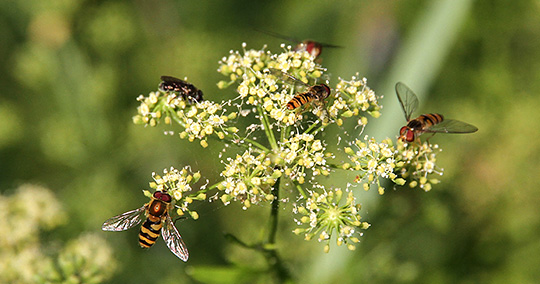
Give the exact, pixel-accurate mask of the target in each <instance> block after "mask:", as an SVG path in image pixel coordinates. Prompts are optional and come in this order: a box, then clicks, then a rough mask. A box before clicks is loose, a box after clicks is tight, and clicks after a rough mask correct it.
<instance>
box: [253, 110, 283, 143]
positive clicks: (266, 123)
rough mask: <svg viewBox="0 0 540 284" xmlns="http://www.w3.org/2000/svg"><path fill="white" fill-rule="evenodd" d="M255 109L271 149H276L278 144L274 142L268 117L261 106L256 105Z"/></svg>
mask: <svg viewBox="0 0 540 284" xmlns="http://www.w3.org/2000/svg"><path fill="white" fill-rule="evenodd" d="M257 110H258V111H259V117H260V120H261V122H262V124H263V126H264V132H265V133H266V136H267V137H268V142H269V143H270V146H271V147H272V149H273V150H275V151H276V150H277V149H278V145H277V142H276V137H275V136H274V132H273V131H272V129H271V128H270V122H269V121H268V117H267V116H266V113H265V112H264V111H262V109H261V107H257Z"/></svg>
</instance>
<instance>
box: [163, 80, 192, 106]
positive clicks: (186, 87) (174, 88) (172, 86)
mask: <svg viewBox="0 0 540 284" xmlns="http://www.w3.org/2000/svg"><path fill="white" fill-rule="evenodd" d="M161 81H162V82H161V83H160V84H159V89H160V90H162V91H164V92H177V93H179V94H180V96H182V99H183V100H184V101H185V100H187V101H188V102H189V103H191V104H193V103H196V102H202V101H203V92H202V91H201V90H199V89H197V88H196V87H195V86H193V85H192V84H190V83H188V82H186V81H184V80H180V79H178V78H176V77H172V76H161Z"/></svg>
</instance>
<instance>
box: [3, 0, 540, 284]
mask: <svg viewBox="0 0 540 284" xmlns="http://www.w3.org/2000/svg"><path fill="white" fill-rule="evenodd" d="M257 29H259V30H267V31H273V32H279V33H281V34H284V35H289V36H291V37H295V38H298V39H306V38H310V39H315V40H318V41H321V42H327V43H332V44H336V45H340V46H343V48H339V49H326V50H324V51H323V54H322V58H323V65H324V66H325V67H327V68H328V70H329V72H330V73H331V74H332V78H334V79H336V78H337V77H342V78H350V77H351V76H352V75H354V74H355V73H356V72H359V74H360V76H365V77H366V78H367V79H368V85H369V86H370V87H371V88H372V89H374V90H375V92H376V93H377V94H378V95H383V96H384V99H383V100H382V104H383V105H384V108H383V110H382V117H381V118H380V119H379V120H377V122H375V123H374V124H373V125H371V127H370V128H369V129H368V131H369V133H370V134H371V135H374V136H375V137H378V138H384V137H395V136H396V135H397V130H398V129H399V127H400V126H401V125H403V124H404V119H403V114H402V113H401V110H400V108H399V106H398V104H397V100H396V99H395V94H394V91H393V86H394V84H395V82H397V81H403V82H405V83H407V84H408V85H409V86H410V87H411V88H412V89H413V90H415V92H416V93H417V94H418V96H419V98H420V100H421V103H422V105H421V107H420V109H421V111H425V112H440V113H442V114H444V115H445V116H446V117H450V118H456V119H460V120H463V121H466V122H469V123H472V124H474V125H476V126H478V128H479V129H480V130H479V131H478V132H477V133H475V134H472V135H436V136H435V137H434V138H433V139H432V140H431V141H432V142H435V143H438V144H439V145H441V147H442V148H443V152H442V153H441V154H440V155H439V159H438V165H439V166H440V167H443V168H444V169H445V174H444V176H443V177H442V178H441V181H442V182H441V183H440V184H438V185H435V186H434V188H433V189H432V190H431V191H430V192H427V193H426V192H423V191H422V190H419V189H409V188H400V189H396V190H391V189H389V190H387V192H386V193H385V194H384V195H383V196H378V194H377V193H376V192H375V191H373V192H358V194H357V197H358V198H360V200H359V202H360V203H362V204H363V210H364V215H363V216H364V218H365V220H366V221H368V222H370V223H371V224H372V227H371V228H370V229H369V230H367V231H366V234H365V236H364V237H363V240H362V242H361V244H360V245H359V246H358V248H357V250H356V251H354V252H350V251H348V250H347V249H346V248H343V247H336V246H333V247H332V249H331V251H330V253H328V254H325V253H323V252H322V245H320V244H318V243H317V242H316V241H312V242H305V241H303V240H302V239H301V237H297V236H294V235H293V234H292V233H291V232H290V230H291V228H292V222H291V221H290V218H282V220H283V222H282V223H281V224H280V226H281V227H280V232H279V235H278V238H279V239H278V243H279V244H280V247H279V250H280V253H282V255H283V257H284V259H285V260H286V263H287V265H288V266H289V267H290V269H291V271H292V273H293V275H295V277H296V278H297V279H298V281H299V282H300V283H367V282H368V283H537V281H538V279H540V269H538V268H539V267H540V206H539V204H540V182H539V181H538V180H537V178H538V177H539V174H540V165H539V159H540V148H539V146H540V142H539V141H540V139H539V138H540V131H538V129H540V111H538V109H540V97H539V94H540V80H539V78H540V1H538V0H517V1H505V0H476V1H473V0H437V1H426V0H401V1H395V0H392V1H390V0H379V1H317V0H316V1H308V2H306V1H290V0H287V1H248V0H236V1H216V0H212V1H171V0H154V1H151V0H148V1H144V0H138V1H125V0H117V1H81V0H51V1H42V0H25V1H20V0H17V1H15V0H4V1H1V2H0V39H1V40H0V42H1V43H0V161H1V162H0V193H1V194H2V195H3V196H11V195H13V194H15V193H14V192H15V189H16V188H18V187H19V186H21V185H24V184H34V185H39V186H42V187H46V188H48V189H49V190H50V191H52V192H53V194H54V196H55V197H56V198H57V199H58V200H59V202H60V203H61V205H62V208H63V209H64V210H65V212H66V216H67V217H66V220H67V221H66V222H65V223H64V224H63V225H61V226H58V227H55V228H54V229H52V230H48V231H43V232H40V233H39V238H40V242H41V244H42V247H43V248H48V247H50V246H49V245H48V244H55V245H56V246H62V245H63V244H65V243H68V242H69V241H70V240H72V239H73V238H76V237H78V236H79V235H81V234H87V233H96V234H99V236H101V237H102V238H103V240H102V242H103V246H110V247H111V248H112V250H113V252H114V255H113V259H112V260H111V266H112V265H113V263H114V266H115V267H116V269H115V270H114V273H113V274H112V276H111V278H107V279H106V280H105V282H106V283H189V282H190V281H193V280H192V279H191V278H190V277H189V276H188V274H189V272H190V271H191V270H192V268H193V267H201V266H204V267H208V269H209V271H211V270H212V269H213V268H212V267H213V266H215V267H220V266H226V265H229V264H230V263H231V262H233V263H234V262H238V263H240V265H246V262H245V260H249V261H254V262H253V263H256V262H257V260H252V258H254V257H252V256H246V255H249V254H250V252H248V251H245V250H242V249H240V248H238V247H235V246H232V245H230V244H228V243H227V242H226V241H225V238H224V237H223V233H224V232H232V233H235V234H236V235H238V236H241V237H242V238H243V239H244V240H248V241H249V240H250V239H251V240H254V239H256V238H257V237H258V236H259V235H260V229H261V226H260V224H261V222H265V220H266V219H265V217H266V215H267V214H268V211H269V208H268V207H264V206H260V207H257V208H254V209H250V210H248V211H243V210H241V209H240V208H239V206H228V207H223V206H219V205H218V204H217V203H216V204H210V205H209V206H201V208H200V209H199V213H200V214H201V218H200V220H198V221H192V220H186V221H184V222H179V223H177V226H178V227H179V230H180V232H181V233H182V236H183V237H184V240H185V242H186V243H187V245H188V248H189V250H190V253H191V256H190V260H189V262H188V263H187V264H185V263H183V262H181V261H179V260H178V259H177V258H176V257H175V256H174V255H173V254H171V253H170V252H169V251H168V250H167V248H166V247H165V245H164V243H163V242H162V241H158V243H157V244H156V246H155V247H153V248H152V249H151V250H149V251H143V250H141V249H139V248H138V244H137V230H135V229H133V230H130V231H127V232H123V233H105V232H100V231H101V228H100V226H101V224H102V223H103V221H104V220H106V219H107V218H109V217H111V216H113V215H116V214H119V213H122V212H125V211H127V210H130V209H135V208H137V207H140V206H141V205H142V204H143V203H145V202H146V201H147V198H146V197H144V196H143V195H142V194H141V190H142V189H146V188H147V187H148V182H149V181H150V180H151V173H152V172H153V171H155V172H161V171H162V170H163V169H164V168H168V167H170V166H176V167H182V166H183V165H187V164H189V165H191V166H192V167H193V169H194V170H198V171H201V172H202V173H203V176H204V177H206V178H209V179H211V180H217V178H218V176H219V173H220V171H221V168H222V164H221V163H220V162H219V160H217V159H216V157H217V155H218V153H219V151H220V147H219V146H220V145H212V144H216V143H210V144H211V146H210V147H209V148H207V149H203V148H202V147H200V146H199V145H198V143H189V142H187V141H185V140H180V139H179V138H178V137H177V136H164V135H163V131H164V130H166V129H165V128H144V127H142V126H136V125H133V124H132V122H131V117H132V116H133V115H134V114H135V113H136V107H137V105H138V103H137V101H136V97H137V96H138V95H139V94H145V95H146V94H147V93H148V92H150V91H154V90H156V89H157V85H158V84H159V77H160V76H161V75H173V76H177V77H180V78H182V77H184V76H187V77H188V78H189V80H190V81H191V82H192V83H193V84H195V85H196V86H198V87H199V88H200V89H202V90H204V93H205V97H206V98H207V99H210V100H216V101H220V100H222V99H228V98H232V97H234V96H235V94H234V88H230V89H227V90H219V89H218V88H217V86H216V83H217V82H218V81H219V80H222V79H223V77H222V75H220V74H219V73H217V72H216V70H217V67H218V64H217V62H218V61H219V60H220V59H221V58H222V57H223V56H227V54H228V52H229V50H231V49H234V50H238V49H241V43H242V42H246V43H247V48H255V49H260V48H261V47H262V46H263V45H264V44H267V45H268V49H270V50H272V51H274V52H279V51H280V50H281V49H280V47H279V45H280V43H282V42H284V41H283V40H280V39H277V38H273V37H270V36H268V35H267V34H264V33H261V32H259V31H257ZM343 177H344V175H339V174H337V175H336V178H335V179H334V180H332V179H330V180H327V183H329V184H336V185H340V184H342V183H343V179H344V178H343ZM345 177H347V176H346V175H345ZM348 178H350V179H354V177H348ZM28 198H30V199H32V198H39V195H34V196H30V197H28ZM26 201H27V200H23V202H26ZM30 204H34V206H35V204H37V203H35V202H34V203H31V202H30ZM35 209H36V208H35ZM37 209H39V208H37ZM289 209H290V208H289ZM38 211H39V210H38ZM287 212H289V211H285V210H284V211H283V214H288V213H287ZM4 218H9V215H7V216H5V217H4ZM18 224H19V225H18V226H25V224H26V223H25V220H24V219H21V220H19V221H18ZM13 230H18V229H17V228H14V229H13ZM34 233H35V234H38V233H36V232H34ZM1 249H2V248H0V250H1ZM4 249H5V248H4ZM0 253H1V252H0ZM242 261H244V262H243V263H242ZM247 263H250V262H247ZM215 271H217V270H214V272H215ZM223 275H224V276H223V277H222V278H221V279H219V280H221V281H222V282H219V283H229V282H227V280H226V279H227V277H232V276H231V275H228V274H226V273H224V274H223ZM230 279H232V278H230Z"/></svg>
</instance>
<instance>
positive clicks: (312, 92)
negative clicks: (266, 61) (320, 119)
mask: <svg viewBox="0 0 540 284" xmlns="http://www.w3.org/2000/svg"><path fill="white" fill-rule="evenodd" d="M269 70H270V73H272V74H273V75H274V76H276V77H278V78H279V79H281V80H283V81H284V82H287V83H289V84H291V85H294V84H296V83H298V84H300V85H302V86H304V87H306V88H307V91H305V92H302V93H297V94H296V95H295V96H294V97H293V98H292V100H290V101H289V102H288V103H287V108H288V109H289V110H293V109H296V108H299V107H301V106H303V105H305V104H307V103H310V102H320V103H322V102H323V101H324V99H326V98H327V97H328V96H329V95H330V92H331V90H330V87H328V86H327V85H326V84H318V85H313V86H311V85H309V84H306V83H304V82H303V81H302V80H300V79H298V78H296V77H294V76H293V75H291V74H289V73H285V72H283V71H280V70H278V69H274V68H270V69H269Z"/></svg>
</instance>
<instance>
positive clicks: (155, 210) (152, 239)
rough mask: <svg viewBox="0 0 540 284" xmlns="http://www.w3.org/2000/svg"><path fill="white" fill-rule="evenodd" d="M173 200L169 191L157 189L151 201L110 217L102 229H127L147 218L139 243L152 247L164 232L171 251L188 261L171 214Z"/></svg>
mask: <svg viewBox="0 0 540 284" xmlns="http://www.w3.org/2000/svg"><path fill="white" fill-rule="evenodd" d="M171 200H172V198H171V196H170V195H169V194H168V193H166V192H161V191H156V192H154V195H153V196H152V200H151V201H150V202H148V203H146V204H145V205H143V206H142V207H141V208H139V209H135V210H131V211H128V212H126V213H123V214H120V215H118V216H114V217H112V218H110V219H109V220H107V221H105V223H103V226H101V229H102V230H103V231H114V232H118V231H125V230H127V229H130V228H132V227H134V226H136V225H138V224H140V223H141V222H142V220H143V219H145V218H146V220H145V221H144V223H143V224H142V226H141V229H140V231H139V245H140V246H141V247H142V248H150V247H151V246H152V245H153V244H155V243H156V240H157V238H158V237H159V235H160V233H162V234H163V240H164V241H165V243H166V244H167V247H169V249H170V250H171V252H172V253H174V255H176V256H177V257H179V258H180V259H181V260H183V261H187V260H188V257H189V254H188V250H187V248H186V245H185V244H184V241H183V240H182V236H180V233H178V230H177V229H176V227H175V226H174V224H173V222H172V220H171V216H170V215H169V211H170V209H171V206H172V205H171Z"/></svg>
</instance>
